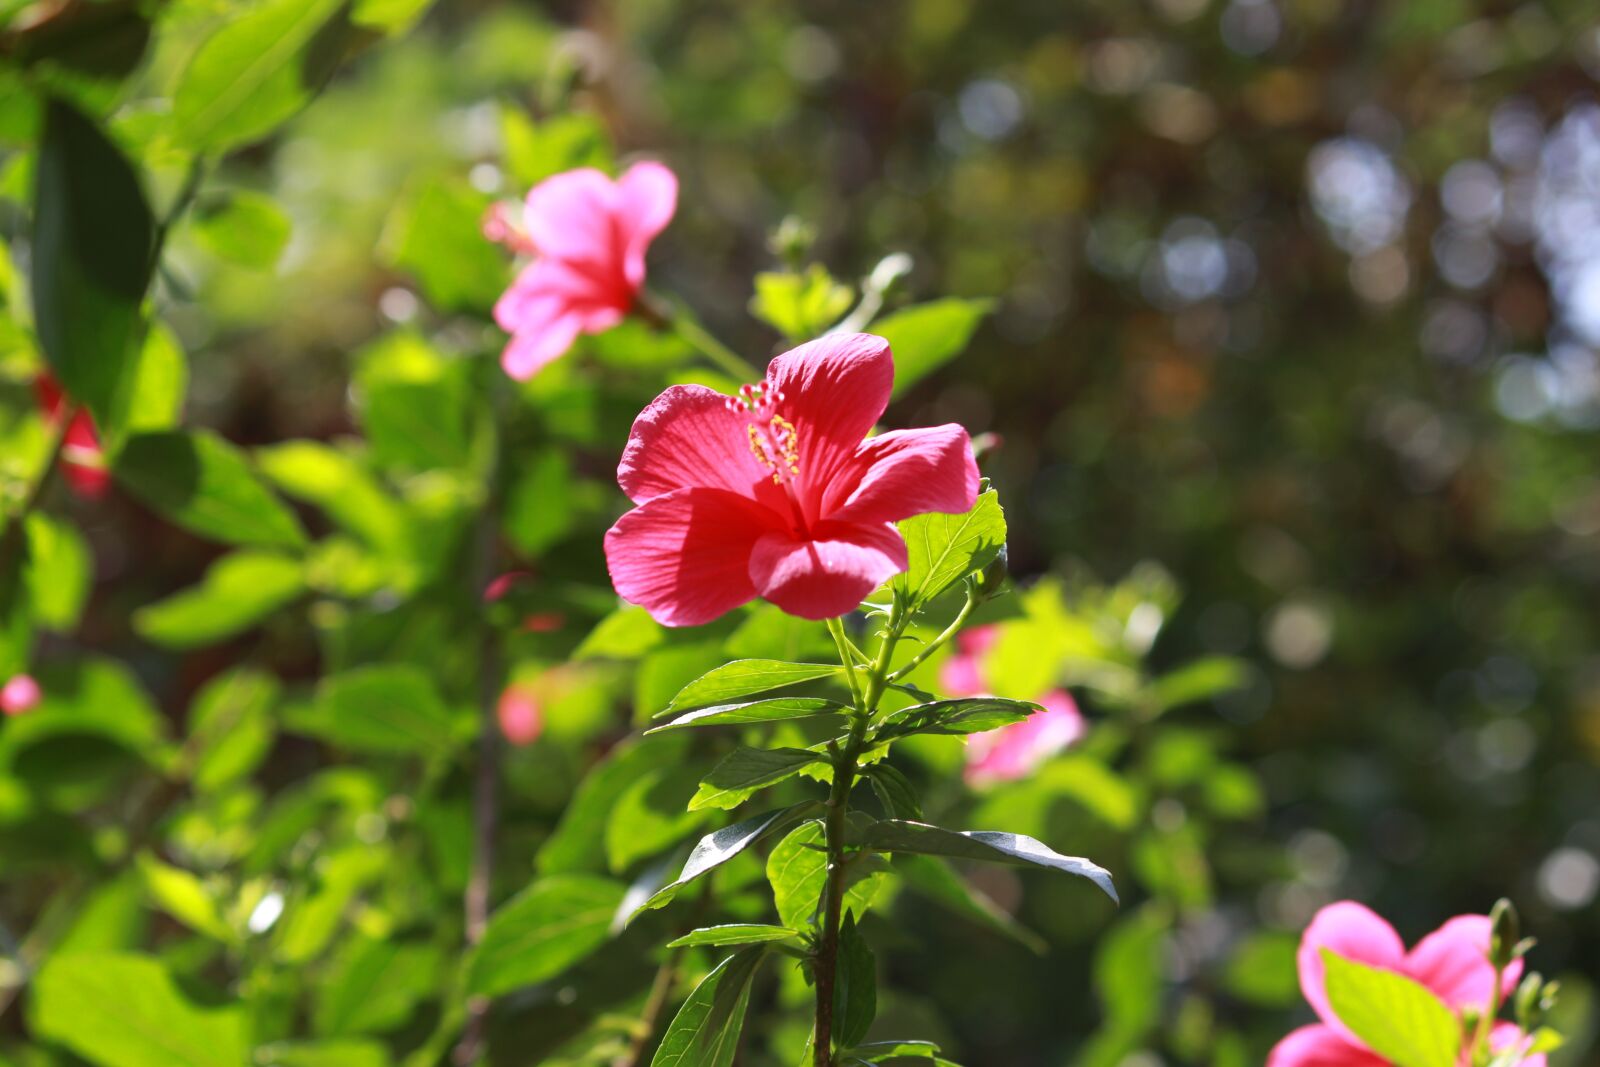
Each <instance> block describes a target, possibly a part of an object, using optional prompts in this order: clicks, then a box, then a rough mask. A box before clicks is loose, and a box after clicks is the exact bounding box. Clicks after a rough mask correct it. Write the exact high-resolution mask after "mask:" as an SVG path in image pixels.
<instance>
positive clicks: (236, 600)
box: [133, 549, 305, 648]
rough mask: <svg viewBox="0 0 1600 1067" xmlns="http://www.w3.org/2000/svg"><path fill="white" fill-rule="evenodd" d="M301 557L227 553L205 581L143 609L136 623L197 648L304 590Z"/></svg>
mask: <svg viewBox="0 0 1600 1067" xmlns="http://www.w3.org/2000/svg"><path fill="white" fill-rule="evenodd" d="M303 570H304V568H303V567H302V565H301V564H300V562H299V561H298V560H295V559H292V558H290V557H289V556H285V555H281V554H279V553H276V552H256V551H252V550H249V549H246V550H244V551H241V552H235V553H232V554H231V555H227V556H223V557H222V558H221V559H219V560H217V562H215V563H213V564H212V565H211V567H210V569H208V570H207V571H206V575H205V577H204V578H203V579H202V580H201V581H200V584H198V585H194V586H191V587H189V588H188V589H184V590H181V591H179V592H177V593H174V594H173V595H172V596H170V597H167V598H166V599H165V600H162V601H158V602H157V603H154V604H150V605H147V606H146V607H143V608H140V609H139V610H138V612H136V613H135V614H134V617H133V627H134V629H135V630H136V631H137V632H138V633H139V636H141V637H143V638H144V639H145V640H147V641H152V642H154V643H155V644H158V645H164V646H166V647H167V648H196V647H199V646H201V645H208V644H213V643H215V642H217V641H222V640H225V639H226V638H229V637H233V636H234V635H236V634H239V633H241V632H243V631H244V630H247V629H249V628H250V627H252V626H254V625H255V624H256V623H258V622H260V621H261V620H262V619H264V618H266V617H267V616H268V615H270V614H272V613H273V612H274V611H276V610H278V609H279V608H281V607H283V606H284V605H285V604H288V603H289V602H290V601H292V600H294V599H295V598H296V597H298V596H299V595H300V593H301V592H302V591H303V590H304V589H305V581H304V577H303Z"/></svg>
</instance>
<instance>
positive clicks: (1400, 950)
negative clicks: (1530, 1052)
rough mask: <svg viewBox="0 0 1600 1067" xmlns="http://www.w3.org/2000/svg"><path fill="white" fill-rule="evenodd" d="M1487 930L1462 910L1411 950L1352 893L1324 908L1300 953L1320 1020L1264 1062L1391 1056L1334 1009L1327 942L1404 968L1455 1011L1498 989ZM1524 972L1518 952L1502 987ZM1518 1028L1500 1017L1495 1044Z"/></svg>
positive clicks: (1369, 1061) (1484, 1002)
mask: <svg viewBox="0 0 1600 1067" xmlns="http://www.w3.org/2000/svg"><path fill="white" fill-rule="evenodd" d="M1489 933H1490V925H1489V917H1488V916H1486V915H1458V916H1456V917H1455V918H1454V919H1451V920H1450V921H1449V922H1447V923H1445V924H1444V925H1443V926H1441V927H1439V929H1437V930H1435V931H1434V932H1433V933H1431V934H1429V935H1428V936H1427V937H1424V938H1423V939H1422V940H1421V941H1418V942H1417V944H1416V945H1415V947H1413V948H1412V949H1411V951H1409V952H1407V951H1406V946H1405V943H1404V942H1403V941H1401V940H1400V935H1399V934H1397V933H1395V932H1394V927H1392V926H1390V925H1389V924H1388V923H1387V922H1384V921H1383V919H1381V918H1379V917H1378V916H1377V915H1376V914H1374V913H1373V912H1372V911H1371V910H1369V909H1368V908H1366V907H1364V906H1362V905H1360V904H1357V903H1356V902H1354V901H1351V900H1345V901H1340V902H1339V903H1337V904H1330V905H1328V906H1327V907H1325V908H1323V909H1322V910H1321V911H1319V912H1317V914H1316V917H1315V918H1313V919H1312V920H1311V925H1310V926H1308V927H1306V932H1305V934H1304V936H1303V937H1302V938H1301V940H1300V952H1299V956H1298V962H1299V965H1300V989H1301V992H1303V993H1304V994H1305V998H1306V1000H1307V1001H1309V1002H1310V1003H1311V1007H1312V1008H1313V1009H1314V1010H1315V1011H1316V1013H1317V1016H1318V1017H1319V1018H1320V1019H1321V1020H1322V1023H1321V1025H1313V1026H1303V1027H1301V1028H1300V1029H1298V1030H1296V1031H1294V1032H1293V1033H1291V1034H1290V1035H1289V1036H1288V1037H1285V1038H1284V1039H1283V1040H1282V1041H1280V1042H1278V1044H1277V1047H1275V1048H1274V1049H1273V1050H1272V1053H1271V1054H1270V1055H1269V1056H1268V1057H1267V1067H1385V1065H1386V1064H1387V1062H1388V1061H1386V1060H1384V1059H1382V1058H1381V1057H1379V1056H1377V1055H1374V1054H1373V1053H1372V1052H1371V1051H1370V1050H1369V1049H1368V1048H1367V1046H1366V1045H1365V1044H1363V1043H1362V1041H1361V1039H1360V1038H1358V1037H1356V1035H1355V1034H1353V1033H1351V1032H1350V1029H1349V1028H1348V1027H1346V1026H1345V1025H1344V1023H1342V1022H1340V1021H1339V1017H1338V1016H1337V1015H1335V1014H1334V1012H1333V1008H1332V1006H1331V1005H1330V1004H1329V1002H1328V993H1327V989H1326V987H1325V970H1326V968H1325V964H1324V962H1323V959H1322V950H1323V949H1331V950H1332V951H1334V952H1335V953H1337V954H1338V955H1340V956H1343V957H1344V958H1345V959H1347V960H1352V961H1354V962H1356V963H1364V964H1366V965H1367V966H1369V967H1381V968H1383V969H1384V970H1389V971H1394V972H1396V973H1397V974H1403V975H1405V976H1406V977H1407V978H1410V979H1412V980H1413V981H1416V982H1419V983H1421V984H1422V985H1424V986H1426V987H1427V988H1428V989H1429V990H1431V991H1432V992H1433V993H1434V995H1436V996H1437V997H1438V998H1439V999H1440V1000H1441V1001H1443V1002H1444V1003H1445V1004H1446V1005H1448V1006H1449V1007H1450V1008H1451V1009H1452V1010H1454V1011H1458V1012H1459V1011H1460V1010H1461V1009H1462V1008H1468V1007H1470V1008H1475V1009H1477V1010H1479V1011H1483V1010H1486V1009H1487V1008H1488V1006H1489V1003H1490V1000H1491V997H1492V995H1493V993H1494V966H1493V965H1492V964H1490V962H1489ZM1521 975H1522V961H1521V960H1513V961H1512V963H1511V965H1510V966H1509V967H1507V968H1506V971H1505V975H1504V979H1503V988H1502V993H1503V994H1509V993H1510V992H1512V991H1513V990H1514V989H1515V988H1516V985H1517V979H1518V978H1519V977H1521ZM1519 1035H1520V1031H1519V1030H1518V1029H1517V1027H1516V1026H1515V1025H1513V1024H1511V1023H1502V1024H1500V1025H1498V1026H1496V1027H1495V1028H1494V1030H1493V1032H1492V1033H1491V1034H1490V1044H1491V1045H1492V1046H1493V1047H1494V1048H1495V1049H1496V1050H1499V1049H1504V1048H1507V1047H1509V1046H1510V1044H1511V1042H1513V1041H1515V1040H1516V1039H1517V1038H1518V1037H1519ZM1463 1062H1465V1061H1464V1060H1463ZM1523 1064H1524V1065H1525V1067H1545V1057H1544V1056H1542V1055H1539V1056H1530V1057H1528V1058H1527V1059H1526V1060H1524V1061H1523Z"/></svg>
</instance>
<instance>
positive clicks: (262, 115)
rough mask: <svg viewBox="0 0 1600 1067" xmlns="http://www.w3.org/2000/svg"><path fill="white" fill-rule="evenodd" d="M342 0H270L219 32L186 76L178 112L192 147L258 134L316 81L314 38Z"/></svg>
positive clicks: (221, 145) (213, 146)
mask: <svg viewBox="0 0 1600 1067" xmlns="http://www.w3.org/2000/svg"><path fill="white" fill-rule="evenodd" d="M341 3H342V0H266V2H265V3H262V4H258V5H256V6H254V7H250V8H247V9H245V12H244V14H242V15H240V16H239V17H238V18H237V19H235V20H234V21H232V22H230V23H228V24H227V25H225V26H223V27H222V28H221V29H219V30H218V31H217V32H216V33H214V34H212V35H211V36H210V37H209V38H207V39H206V41H205V42H204V43H203V44H201V45H200V47H199V48H198V49H197V50H196V51H195V53H194V56H193V58H192V59H190V60H189V65H188V66H187V67H186V68H185V69H184V71H183V74H182V76H181V77H180V78H179V79H178V87H177V89H176V90H175V91H174V93H173V98H172V119H173V125H174V127H175V128H176V130H177V134H178V137H179V138H180V139H181V140H182V141H183V143H184V144H185V145H187V146H188V147H189V148H192V149H197V150H205V151H213V152H215V151H218V150H223V149H227V148H231V147H233V146H235V145H238V144H243V143H245V142H248V141H252V140H256V139H258V138H260V137H262V136H264V135H265V134H267V133H270V132H271V131H272V130H273V128H274V127H276V126H278V125H279V124H280V123H282V122H284V121H285V120H287V119H288V118H289V117H290V116H292V115H293V114H294V113H295V112H296V111H298V110H300V108H301V107H302V106H304V104H305V103H306V101H307V100H308V99H310V96H311V94H312V92H314V91H315V89H316V84H315V83H316V81H317V78H316V77H315V76H313V75H311V74H309V72H308V71H307V70H305V69H304V68H305V67H306V66H307V64H306V63H305V54H306V51H307V46H308V45H309V44H310V43H311V40H312V38H313V37H314V36H315V35H316V33H317V31H318V30H320V29H321V28H322V25H323V23H325V22H327V21H328V19H329V18H330V17H331V16H332V15H333V13H334V12H335V11H337V10H338V9H339V7H340V5H341Z"/></svg>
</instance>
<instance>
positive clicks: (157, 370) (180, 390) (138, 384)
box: [124, 322, 189, 433]
mask: <svg viewBox="0 0 1600 1067" xmlns="http://www.w3.org/2000/svg"><path fill="white" fill-rule="evenodd" d="M188 387H189V363H188V361H187V360H186V359H185V358H184V354H183V349H182V348H180V347H179V346H178V339H177V337H176V336H174V335H173V333H172V330H171V329H169V328H168V327H167V326H166V325H165V324H164V323H161V322H153V323H151V324H150V329H149V330H147V331H146V332H145V335H144V346H143V347H142V348H141V349H139V360H138V366H137V367H136V368H135V369H134V372H133V399H132V401H130V402H129V404H128V417H127V420H126V423H125V427H124V428H125V429H126V430H127V432H128V433H138V432H141V431H148V430H170V429H172V428H173V427H174V426H176V425H178V420H179V417H180V415H181V414H182V412H183V397H184V393H185V392H186V391H187V390H188Z"/></svg>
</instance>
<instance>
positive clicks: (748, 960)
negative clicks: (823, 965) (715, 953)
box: [650, 945, 767, 1067]
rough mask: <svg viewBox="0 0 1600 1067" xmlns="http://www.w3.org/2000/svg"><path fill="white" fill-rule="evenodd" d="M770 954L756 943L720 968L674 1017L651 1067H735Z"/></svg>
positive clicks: (697, 987)
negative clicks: (753, 988) (756, 984)
mask: <svg viewBox="0 0 1600 1067" xmlns="http://www.w3.org/2000/svg"><path fill="white" fill-rule="evenodd" d="M766 954H767V950H766V949H765V948H764V947H762V946H760V945H756V946H752V947H750V948H744V949H740V950H739V951H738V952H735V953H734V954H733V955H732V956H729V957H728V958H727V959H725V960H723V961H722V962H721V963H719V964H717V966H716V968H715V969H713V970H712V972H711V973H710V974H708V975H706V976H705V978H703V979H702V980H701V982H700V984H699V985H697V986H695V989H694V992H692V993H690V994H689V998H688V999H687V1000H685V1001H684V1002H683V1007H681V1008H679V1009H678V1014H677V1015H675V1016H673V1019H672V1022H671V1023H670V1024H669V1025H668V1026H667V1032H666V1033H665V1034H664V1035H663V1036H662V1038H661V1044H660V1046H659V1047H657V1049H656V1054H655V1058H654V1059H652V1060H651V1061H650V1067H732V1064H733V1058H734V1054H735V1053H737V1052H738V1050H739V1032H740V1031H741V1030H742V1029H743V1028H744V1016H745V1009H746V1008H747V1007H748V1005H749V1003H750V984H751V982H753V981H754V980H755V975H756V970H757V968H759V967H760V966H761V961H762V960H763V959H765V958H766Z"/></svg>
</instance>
